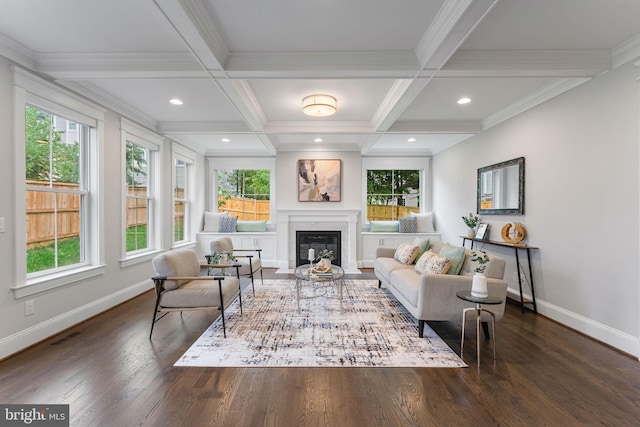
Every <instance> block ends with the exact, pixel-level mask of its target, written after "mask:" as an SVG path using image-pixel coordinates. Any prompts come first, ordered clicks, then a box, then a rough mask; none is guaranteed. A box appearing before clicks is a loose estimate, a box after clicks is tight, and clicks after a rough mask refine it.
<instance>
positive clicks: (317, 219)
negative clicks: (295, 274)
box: [276, 209, 360, 274]
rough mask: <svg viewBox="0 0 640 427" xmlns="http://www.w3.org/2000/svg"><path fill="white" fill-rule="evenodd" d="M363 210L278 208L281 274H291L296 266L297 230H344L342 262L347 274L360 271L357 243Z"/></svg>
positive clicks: (278, 245)
mask: <svg viewBox="0 0 640 427" xmlns="http://www.w3.org/2000/svg"><path fill="white" fill-rule="evenodd" d="M359 215H360V210H318V209H313V210H312V209H296V210H278V211H277V218H278V221H277V226H276V227H277V229H276V231H277V235H278V241H277V245H276V251H277V254H278V255H277V258H278V264H279V270H278V271H277V272H278V273H290V272H292V271H293V269H294V268H295V259H296V257H295V245H296V231H298V230H318V231H329V230H331V231H333V230H340V231H341V236H342V238H341V240H342V243H341V244H342V246H341V252H342V259H341V264H342V268H343V269H344V271H345V273H348V274H358V273H360V270H358V260H357V242H358V216H359Z"/></svg>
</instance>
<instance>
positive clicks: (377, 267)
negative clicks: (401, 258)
mask: <svg viewBox="0 0 640 427" xmlns="http://www.w3.org/2000/svg"><path fill="white" fill-rule="evenodd" d="M444 245H445V243H442V242H434V241H432V242H430V246H429V249H430V250H432V251H433V252H436V253H440V250H441V249H442V247H443V246H444ZM395 251H396V249H395V248H388V247H379V248H378V249H377V251H376V260H375V263H374V273H375V275H376V277H377V278H378V280H379V285H378V286H384V287H385V288H387V289H388V290H389V291H391V293H392V294H393V295H394V296H395V297H396V299H397V300H398V301H400V302H401V303H402V304H403V305H404V306H405V308H406V309H407V311H409V313H411V314H412V315H413V316H414V317H415V318H416V319H417V320H418V335H419V336H420V337H422V336H423V330H424V324H425V322H426V321H427V320H447V321H452V320H453V321H461V320H462V310H463V309H464V308H468V307H472V306H473V304H472V303H469V302H466V301H463V300H461V299H460V298H458V297H457V296H456V292H458V291H463V290H470V289H471V281H472V276H473V274H474V269H475V267H476V265H475V263H474V262H473V261H471V250H469V249H466V250H465V257H464V262H463V264H462V269H461V270H460V273H459V274H458V275H450V274H420V273H418V272H417V271H416V270H415V264H409V265H403V264H401V263H400V262H398V261H396V260H395V259H394V254H395ZM504 270H505V261H504V260H503V259H502V258H499V257H497V256H494V255H491V256H490V260H489V262H488V263H487V268H486V270H485V272H484V274H485V276H487V288H488V290H489V293H490V294H491V295H499V296H501V297H502V299H503V303H502V304H499V305H484V306H483V308H485V309H487V310H490V311H492V312H493V313H495V315H496V320H500V319H501V318H502V315H503V314H504V307H505V301H506V297H507V282H505V281H504V280H503V278H504ZM484 316H486V320H487V321H488V320H489V315H488V314H486V313H483V322H484V321H485V318H484ZM487 333H488V331H487V329H485V334H487Z"/></svg>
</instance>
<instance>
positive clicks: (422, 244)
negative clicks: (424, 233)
mask: <svg viewBox="0 0 640 427" xmlns="http://www.w3.org/2000/svg"><path fill="white" fill-rule="evenodd" d="M413 246H417V247H418V248H419V249H420V252H418V256H417V257H416V260H418V259H419V258H420V257H421V256H422V254H423V253H425V252H426V251H427V249H429V239H423V238H422V237H416V238H415V239H414V241H413Z"/></svg>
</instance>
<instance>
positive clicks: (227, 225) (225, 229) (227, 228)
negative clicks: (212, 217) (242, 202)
mask: <svg viewBox="0 0 640 427" xmlns="http://www.w3.org/2000/svg"><path fill="white" fill-rule="evenodd" d="M237 223H238V217H237V216H223V217H221V218H220V228H219V229H218V231H219V232H220V233H235V232H236V225H237Z"/></svg>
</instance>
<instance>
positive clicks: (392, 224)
mask: <svg viewBox="0 0 640 427" xmlns="http://www.w3.org/2000/svg"><path fill="white" fill-rule="evenodd" d="M369 223H370V224H371V232H372V233H397V232H398V227H399V224H398V221H369Z"/></svg>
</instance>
